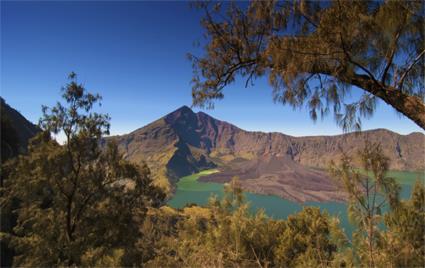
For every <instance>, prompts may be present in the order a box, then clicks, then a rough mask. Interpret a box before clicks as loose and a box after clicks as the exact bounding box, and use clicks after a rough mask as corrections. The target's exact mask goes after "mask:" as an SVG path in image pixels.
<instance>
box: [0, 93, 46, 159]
mask: <svg viewBox="0 0 425 268" xmlns="http://www.w3.org/2000/svg"><path fill="white" fill-rule="evenodd" d="M0 108H1V111H0V113H1V159H2V162H3V161H5V160H7V159H9V158H11V157H14V156H16V155H18V154H20V153H23V152H26V150H27V146H28V141H29V139H31V138H32V137H34V136H35V135H36V134H37V133H38V132H39V131H40V129H39V128H38V127H37V126H36V125H34V124H33V123H31V122H30V121H28V120H27V119H26V118H25V117H23V116H22V115H21V114H20V113H19V112H18V111H16V110H15V109H13V108H12V107H10V106H9V105H8V104H7V103H6V102H5V100H4V99H3V98H2V97H0Z"/></svg>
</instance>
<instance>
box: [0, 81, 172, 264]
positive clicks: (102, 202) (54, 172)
mask: <svg viewBox="0 0 425 268" xmlns="http://www.w3.org/2000/svg"><path fill="white" fill-rule="evenodd" d="M63 99H64V100H65V104H62V103H58V104H57V105H56V106H55V107H53V108H51V109H48V108H47V107H44V108H43V117H42V119H41V120H40V126H41V127H42V129H43V133H41V134H39V135H38V136H36V137H35V138H34V139H33V140H32V141H31V144H30V145H29V150H28V154H27V155H22V156H19V157H18V158H17V159H15V160H14V161H11V162H9V163H7V164H6V166H5V168H4V172H5V174H4V175H5V177H6V180H5V187H4V188H3V189H2V190H3V192H2V198H1V204H2V208H6V207H11V206H12V205H11V203H12V202H15V203H16V202H17V203H19V205H18V208H17V209H16V210H14V213H15V215H16V216H17V224H16V226H15V228H14V229H13V230H14V231H13V233H12V234H3V236H2V237H3V238H4V237H6V238H7V240H9V241H10V245H11V246H12V247H13V248H14V249H15V252H16V254H17V255H16V256H15V259H14V265H16V266H31V267H36V266H37V267H41V266H42V267H53V266H80V265H84V266H87V265H89V266H118V265H125V266H130V265H135V264H137V263H140V262H141V260H140V259H139V256H140V254H139V252H137V251H136V250H135V243H136V242H137V240H138V239H139V237H140V236H141V234H140V232H139V226H140V225H141V222H142V221H143V218H144V215H145V212H146V207H148V206H152V205H158V204H159V203H160V201H161V200H162V199H163V198H164V195H163V194H162V192H160V191H159V190H158V189H157V188H155V187H153V186H152V185H151V179H150V173H149V169H148V168H147V166H146V165H144V166H142V167H137V166H135V165H133V164H130V163H129V162H127V161H125V160H123V158H122V157H121V155H120V154H119V152H118V149H117V147H116V146H115V145H114V144H109V145H108V146H107V148H105V149H103V148H102V147H100V143H101V138H102V136H103V135H104V134H107V133H108V131H109V117H108V116H107V115H102V114H98V113H95V112H93V111H92V108H93V105H94V104H95V103H96V102H98V101H99V100H100V96H98V95H92V94H90V93H88V92H87V91H86V90H85V88H84V87H83V86H82V85H81V84H79V83H78V82H77V81H76V77H75V74H71V75H70V82H69V83H68V84H67V85H66V86H65V87H64V88H63ZM59 133H63V134H64V136H65V138H66V139H65V143H64V144H63V145H60V144H58V143H57V142H56V141H55V140H53V139H52V138H51V134H59Z"/></svg>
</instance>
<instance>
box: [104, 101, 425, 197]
mask: <svg viewBox="0 0 425 268" xmlns="http://www.w3.org/2000/svg"><path fill="white" fill-rule="evenodd" d="M111 139H113V140H115V141H117V143H118V145H119V148H120V150H121V151H122V152H124V154H125V157H126V158H127V159H129V160H131V161H133V162H136V163H140V162H141V161H146V162H147V163H148V165H149V167H150V168H151V169H152V173H153V176H154V178H155V180H156V182H157V183H158V184H159V185H161V186H163V187H164V188H166V189H168V190H172V188H173V185H174V183H175V181H176V180H177V179H178V178H179V177H181V176H185V175H188V174H191V173H194V172H198V171H200V170H203V169H207V168H213V167H218V168H219V169H221V170H229V169H231V167H236V166H249V165H251V164H252V163H255V162H256V161H257V162H258V161H259V160H261V159H270V158H267V157H274V158H273V159H274V160H273V161H281V163H282V166H285V165H286V166H292V167H295V166H296V177H297V178H298V180H303V179H306V182H307V179H308V177H309V176H310V175H309V172H311V170H310V169H309V168H311V167H313V168H326V167H327V166H328V164H329V161H330V160H332V159H334V160H336V159H339V156H340V155H341V152H342V151H341V150H343V151H345V152H348V154H354V153H355V152H357V150H358V149H359V148H361V147H362V146H363V145H364V141H365V139H368V140H369V141H376V142H382V145H383V147H384V152H385V154H386V155H387V156H388V157H389V158H390V160H391V165H390V169H393V170H422V169H424V166H425V163H424V161H423V159H424V156H425V147H424V146H423V145H424V144H425V136H424V135H423V134H422V133H412V134H409V135H400V134H397V133H394V132H392V131H389V130H386V129H376V130H370V131H364V132H361V133H349V134H344V135H337V136H308V137H293V136H289V135H285V134H282V133H264V132H250V131H245V130H242V129H240V128H238V127H236V126H234V125H232V124H230V123H227V122H224V121H220V120H217V119H215V118H213V117H211V116H209V115H207V114H206V113H203V112H198V113H194V112H193V111H192V110H191V109H190V108H189V107H187V106H183V107H181V108H179V109H177V110H176V111H174V112H172V113H170V114H168V115H166V116H164V117H162V118H160V119H158V120H156V121H154V122H152V123H150V124H148V125H147V126H145V127H142V128H140V129H137V130H135V131H133V132H131V133H129V134H127V135H122V136H114V137H110V138H108V140H111ZM276 159H278V160H276ZM247 161H251V162H250V163H251V164H248V162H247ZM260 162H261V161H260ZM260 162H258V163H260ZM241 163H243V164H241ZM303 169H304V171H302V170H303ZM251 173H252V172H251ZM263 173H267V172H266V171H264V172H263ZM277 173H281V172H277ZM303 174H304V175H303ZM214 176H216V177H219V175H214ZM259 176H261V174H259ZM323 176H326V175H325V174H324V173H323V174H321V175H320V177H323ZM228 179H230V178H228ZM284 181H285V180H284ZM282 183H283V182H282ZM258 191H261V190H258ZM313 199H314V198H313Z"/></svg>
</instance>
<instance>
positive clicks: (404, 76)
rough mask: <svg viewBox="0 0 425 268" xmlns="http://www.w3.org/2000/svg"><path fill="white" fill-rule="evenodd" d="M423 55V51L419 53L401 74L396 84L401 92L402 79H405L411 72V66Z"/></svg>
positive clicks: (424, 52) (424, 51)
mask: <svg viewBox="0 0 425 268" xmlns="http://www.w3.org/2000/svg"><path fill="white" fill-rule="evenodd" d="M424 54H425V49H424V50H422V52H421V53H419V55H418V56H416V58H415V59H414V60H413V62H412V63H411V64H410V66H409V67H408V68H407V69H406V71H405V72H404V73H403V75H402V76H401V78H400V82H399V83H398V88H399V89H400V90H401V89H402V88H403V83H404V79H406V76H407V74H408V73H409V72H410V70H412V68H413V66H414V65H415V64H416V63H418V61H419V60H420V59H421V57H422V56H423V55H424Z"/></svg>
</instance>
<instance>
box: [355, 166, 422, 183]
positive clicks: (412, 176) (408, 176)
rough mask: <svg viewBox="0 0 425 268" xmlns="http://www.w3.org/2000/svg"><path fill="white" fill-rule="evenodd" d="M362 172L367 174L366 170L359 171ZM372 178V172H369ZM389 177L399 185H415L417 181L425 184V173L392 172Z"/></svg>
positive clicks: (388, 173) (388, 174)
mask: <svg viewBox="0 0 425 268" xmlns="http://www.w3.org/2000/svg"><path fill="white" fill-rule="evenodd" d="M359 171H360V172H362V173H365V172H364V170H361V169H359ZM369 176H371V172H369ZM386 176H387V177H392V178H394V179H395V180H396V181H397V182H398V183H399V184H402V185H410V186H412V185H414V184H415V182H416V181H417V180H419V181H421V182H422V183H423V184H425V173H424V172H423V171H397V170H390V171H388V172H387V175H386ZM371 177H372V176H371Z"/></svg>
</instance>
